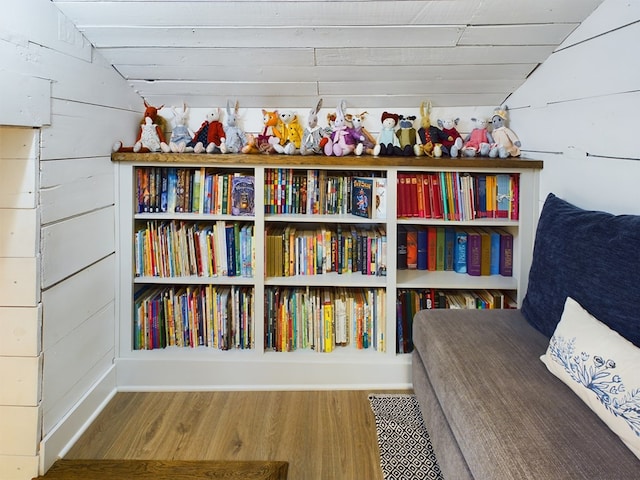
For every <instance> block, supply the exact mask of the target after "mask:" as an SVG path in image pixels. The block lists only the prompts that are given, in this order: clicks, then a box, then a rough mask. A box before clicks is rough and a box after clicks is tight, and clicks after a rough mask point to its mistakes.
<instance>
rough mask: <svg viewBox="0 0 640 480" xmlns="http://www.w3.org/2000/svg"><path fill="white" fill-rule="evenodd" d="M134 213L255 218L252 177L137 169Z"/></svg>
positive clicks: (206, 170)
mask: <svg viewBox="0 0 640 480" xmlns="http://www.w3.org/2000/svg"><path fill="white" fill-rule="evenodd" d="M136 182H137V183H136V195H137V212H136V213H146V212H150V213H155V212H162V213H176V212H186V213H200V214H215V215H254V212H255V208H254V207H255V205H254V203H255V177H254V176H253V175H247V174H244V173H240V172H235V173H231V172H219V171H216V170H214V169H212V168H206V167H200V168H176V167H137V168H136Z"/></svg>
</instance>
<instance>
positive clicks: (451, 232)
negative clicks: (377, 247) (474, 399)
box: [397, 225, 513, 277]
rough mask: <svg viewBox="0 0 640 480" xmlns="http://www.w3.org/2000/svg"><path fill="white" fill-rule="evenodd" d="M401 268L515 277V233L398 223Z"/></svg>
mask: <svg viewBox="0 0 640 480" xmlns="http://www.w3.org/2000/svg"><path fill="white" fill-rule="evenodd" d="M397 241H398V250H397V252H398V253H397V267H398V269H399V270H406V269H409V270H430V271H455V272H457V273H466V274H468V275H473V276H481V275H502V276H505V277H511V276H513V235H512V234H511V233H510V232H509V231H508V230H506V229H503V228H488V227H487V228H482V227H475V228H472V227H466V228H462V227H460V228H456V227H449V226H414V225H398V235H397Z"/></svg>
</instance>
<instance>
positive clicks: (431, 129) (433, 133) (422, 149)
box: [414, 102, 449, 158]
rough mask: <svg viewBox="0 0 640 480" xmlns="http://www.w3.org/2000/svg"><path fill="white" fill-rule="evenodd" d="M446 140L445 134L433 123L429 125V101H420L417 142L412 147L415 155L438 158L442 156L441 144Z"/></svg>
mask: <svg viewBox="0 0 640 480" xmlns="http://www.w3.org/2000/svg"><path fill="white" fill-rule="evenodd" d="M446 141H447V135H446V134H445V133H444V132H443V131H442V130H440V129H439V128H438V127H436V126H435V125H431V102H426V103H425V102H422V103H421V104H420V128H418V144H417V145H416V146H415V148H414V153H415V155H416V156H417V157H421V156H423V155H427V156H429V157H436V158H439V157H441V156H442V144H443V142H446ZM448 154H449V151H448V150H447V155H448Z"/></svg>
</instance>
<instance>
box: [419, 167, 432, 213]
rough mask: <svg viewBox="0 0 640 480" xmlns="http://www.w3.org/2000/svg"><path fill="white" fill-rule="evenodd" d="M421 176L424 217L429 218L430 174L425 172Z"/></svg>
mask: <svg viewBox="0 0 640 480" xmlns="http://www.w3.org/2000/svg"><path fill="white" fill-rule="evenodd" d="M421 177H422V197H423V204H424V218H431V194H430V191H429V190H430V188H431V187H430V183H431V180H430V178H431V177H430V175H429V174H428V173H425V174H424V175H421Z"/></svg>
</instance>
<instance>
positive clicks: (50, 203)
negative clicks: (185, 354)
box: [0, 0, 640, 480]
mask: <svg viewBox="0 0 640 480" xmlns="http://www.w3.org/2000/svg"><path fill="white" fill-rule="evenodd" d="M638 20H640V5H639V4H638V2H634V1H629V0H606V1H605V3H604V4H603V5H602V7H601V8H600V9H598V10H597V11H596V12H595V13H594V15H593V16H592V17H590V18H589V19H588V20H587V21H586V22H585V23H584V24H583V25H582V26H581V27H580V28H579V29H578V30H576V32H574V34H573V35H572V36H571V37H570V38H569V39H568V40H567V41H566V42H565V43H564V45H563V46H562V47H561V48H560V49H559V50H558V51H557V52H556V53H554V55H553V56H552V57H551V58H550V59H549V61H548V62H546V63H545V64H544V65H542V66H541V67H540V68H539V69H538V70H537V71H536V72H535V73H534V74H533V75H532V76H531V78H530V79H529V80H528V81H527V83H526V84H525V85H524V86H523V87H522V88H520V89H519V90H518V91H516V92H515V93H514V94H513V95H512V96H511V98H510V99H509V101H508V104H509V105H510V107H511V109H512V110H511V127H512V128H513V129H514V130H515V131H516V133H518V135H519V136H520V138H521V140H522V143H523V146H524V151H525V154H526V155H527V156H530V157H535V158H541V159H543V160H545V168H544V170H543V172H542V178H541V194H540V197H541V199H544V197H545V196H546V193H548V192H550V191H553V192H555V193H556V194H558V195H559V196H561V197H563V198H566V199H567V200H569V201H572V202H574V203H576V204H578V205H580V206H583V207H585V208H597V209H606V210H609V211H612V212H614V213H640V189H638V188H637V183H638V179H640V154H639V153H638V152H639V151H638V148H637V146H636V143H637V142H635V134H636V131H637V126H636V123H635V122H634V120H635V114H636V112H637V111H638V110H639V109H638V108H637V107H640V89H639V88H638V87H639V86H640V81H639V67H638V65H637V61H634V59H633V58H632V57H630V55H631V53H632V52H633V49H634V48H635V46H636V45H637V44H638V41H639V40H640V29H639V24H638ZM634 22H635V23H634ZM0 104H2V106H3V108H2V109H0V125H2V124H4V125H19V126H28V127H42V129H41V130H40V132H39V134H38V133H34V132H33V131H30V130H28V129H26V130H25V129H18V130H15V131H9V133H6V132H7V131H8V130H5V129H3V131H2V135H0V139H2V143H1V145H0V150H1V151H4V152H9V153H6V154H5V155H4V156H0V166H1V168H2V175H1V176H0V187H1V188H0V226H1V227H2V229H1V230H0V264H1V265H0V267H1V268H0V272H1V274H0V326H1V327H2V329H3V330H2V331H3V332H7V331H10V332H11V333H12V334H11V335H8V336H5V335H3V336H2V337H1V338H0V357H2V358H0V380H2V384H3V386H4V385H6V383H5V382H8V383H10V384H11V385H12V386H13V387H15V386H17V385H24V387H16V389H13V387H12V389H11V392H10V393H6V392H5V393H3V394H2V395H0V430H1V431H2V438H3V439H5V438H10V439H12V440H11V442H2V441H0V477H1V478H3V479H4V478H7V479H20V480H23V479H27V478H31V477H32V476H35V474H37V471H36V470H37V464H38V462H40V463H41V464H42V466H43V467H47V466H48V465H49V464H50V463H51V462H52V461H53V460H55V457H56V455H57V454H58V453H59V452H60V451H61V450H62V449H63V448H64V447H65V445H67V443H68V442H69V441H70V440H72V439H73V438H74V436H75V435H77V434H78V432H79V431H81V429H82V428H83V426H84V424H85V423H86V422H88V421H90V420H91V418H92V416H93V415H95V414H96V411H97V410H99V408H100V407H101V406H102V405H103V404H104V403H105V402H107V401H108V400H109V398H110V395H111V394H112V393H113V390H114V389H115V387H116V381H115V375H114V373H113V367H112V364H113V361H114V358H115V355H116V353H115V336H116V331H117V323H116V321H115V315H116V314H115V310H116V309H115V308H114V306H115V303H114V302H115V285H114V283H113V281H112V279H113V277H114V275H113V272H114V269H115V268H116V265H115V258H114V253H113V251H114V238H115V230H116V226H115V225H114V198H115V195H114V180H113V171H114V169H113V167H112V165H111V164H110V161H109V152H110V146H111V143H112V142H113V140H115V139H118V138H121V139H122V140H123V141H124V142H125V143H127V144H131V143H132V140H133V137H134V135H135V132H136V130H137V123H138V121H139V113H138V112H139V111H140V110H141V105H140V99H139V98H138V97H137V96H136V95H135V94H134V93H133V91H132V90H131V89H130V88H129V87H128V86H127V85H126V84H125V82H124V81H123V80H122V79H121V78H120V77H119V76H118V75H117V74H116V73H115V72H114V71H113V69H112V68H111V67H110V66H109V65H108V64H106V62H104V61H103V60H102V59H101V58H100V57H99V56H97V55H96V54H95V52H94V51H93V49H92V48H91V46H90V45H88V44H87V43H86V42H85V41H84V39H83V38H82V36H81V35H80V34H79V32H77V30H75V28H74V27H73V26H72V25H70V24H69V22H68V21H67V20H66V19H65V18H64V17H63V16H62V15H61V14H60V13H59V12H58V11H57V10H56V8H55V7H54V6H53V5H52V3H51V2H49V1H47V0H23V1H21V2H14V3H13V4H12V7H11V10H9V11H7V12H5V14H4V15H3V16H2V17H0ZM221 106H222V105H221ZM311 106H312V105H309V106H300V111H301V113H302V114H303V115H304V116H305V117H306V113H307V111H308V109H309V108H310V107H311ZM492 107H493V106H489V107H478V108H469V109H463V110H462V111H460V110H456V111H444V110H443V111H441V112H434V116H435V117H436V118H438V117H444V116H460V117H461V118H462V119H463V122H467V121H468V120H467V117H470V116H472V115H475V114H488V113H490V110H491V108H492ZM327 108H328V109H329V108H332V106H330V105H327ZM352 108H353V110H354V111H360V110H362V109H365V108H366V106H365V105H362V106H352ZM379 110H380V109H378V111H377V110H373V111H371V118H370V124H369V127H370V128H371V129H372V130H376V126H377V125H378V122H377V120H376V119H377V118H379V114H380V111H379ZM204 113H205V111H194V115H193V116H192V119H191V122H192V125H193V126H194V127H196V128H197V126H198V125H199V124H200V122H201V121H202V119H203V117H204ZM246 113H247V115H248V116H250V117H251V120H249V122H248V123H249V124H248V125H247V129H248V130H250V131H257V130H258V129H259V120H256V119H257V118H259V117H258V116H257V113H258V112H257V111H256V110H253V111H250V112H246ZM400 113H415V112H411V111H406V112H400ZM468 125H469V124H468V123H467V124H466V126H465V124H464V123H463V124H462V125H461V130H462V131H466V130H468V128H469V127H468ZM18 132H19V133H18ZM609 132H611V133H609ZM5 135H6V136H5ZM16 139H18V144H17V146H16V147H15V150H10V149H8V148H5V147H7V145H9V142H11V141H13V140H16ZM20 145H28V146H29V147H28V151H27V152H26V153H25V155H22V154H20V155H18V154H16V153H15V152H18V153H20V150H21V148H22V147H20ZM11 152H13V153H11ZM23 153H24V152H23ZM7 186H9V187H11V188H7ZM11 232H19V235H18V236H14V235H12V233H11ZM11 272H14V273H11ZM24 275H31V277H30V279H27V280H24ZM16 282H17V283H16ZM7 286H11V288H13V289H15V295H14V294H13V292H12V294H11V295H7V290H6V289H5V287H7ZM41 323H42V325H41ZM41 328H42V332H43V337H42V339H41V338H40V336H39V335H40V333H39V332H40V329H41ZM34 377H36V378H37V379H38V380H36V382H37V383H38V384H37V385H35V386H34V385H33V384H32V382H31V381H25V379H29V380H31V379H33V378H34ZM40 381H41V382H42V383H41V384H40ZM40 397H41V399H40ZM41 438H42V439H43V442H42V443H41V444H40V447H39V446H38V442H39V441H40V440H41ZM14 439H15V440H14ZM18 440H19V442H18ZM16 448H19V450H16ZM38 448H40V450H38Z"/></svg>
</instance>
